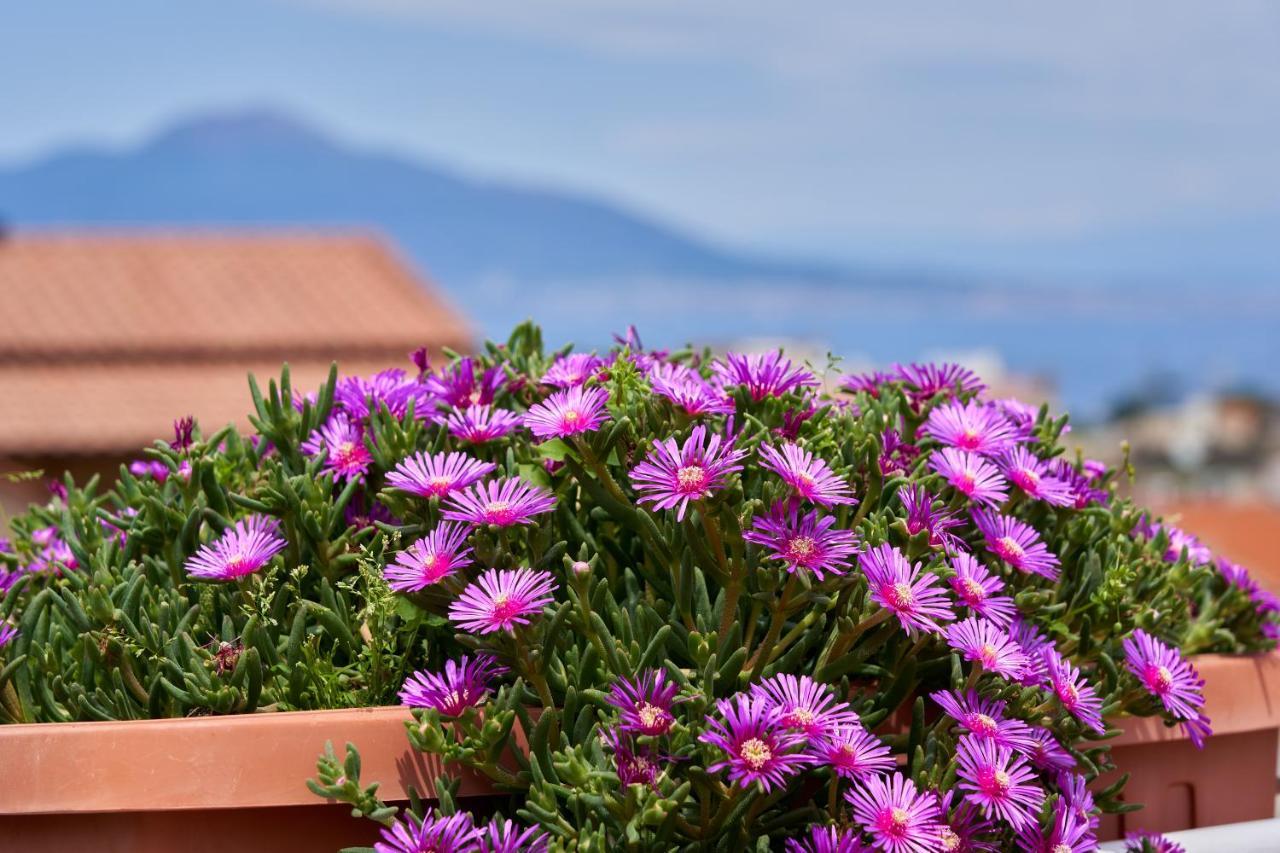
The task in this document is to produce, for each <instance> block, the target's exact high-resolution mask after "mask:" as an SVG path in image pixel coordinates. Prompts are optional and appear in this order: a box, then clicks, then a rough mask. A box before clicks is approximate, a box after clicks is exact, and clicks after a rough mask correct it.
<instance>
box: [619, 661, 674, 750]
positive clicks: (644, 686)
mask: <svg viewBox="0 0 1280 853" xmlns="http://www.w3.org/2000/svg"><path fill="white" fill-rule="evenodd" d="M679 689H680V687H679V685H677V684H676V683H675V682H674V681H671V680H670V679H668V678H667V673H666V671H665V670H660V669H656V670H655V669H647V670H645V671H643V672H641V673H640V674H639V675H637V676H636V677H635V678H619V679H618V680H617V681H615V682H614V683H613V687H612V688H611V689H610V690H609V697H608V699H609V704H610V705H613V706H614V707H615V708H617V709H618V711H619V715H618V726H619V727H620V728H621V729H622V730H623V731H627V732H633V733H635V734H641V735H650V736H654V737H656V736H658V735H664V734H666V733H667V732H669V731H670V730H671V726H672V725H674V724H675V721H676V718H675V716H674V715H673V714H672V713H671V706H672V704H673V703H674V701H675V696H676V692H677V691H678V690H679Z"/></svg>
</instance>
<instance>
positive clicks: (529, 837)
mask: <svg viewBox="0 0 1280 853" xmlns="http://www.w3.org/2000/svg"><path fill="white" fill-rule="evenodd" d="M550 843H551V838H550V836H548V835H547V833H546V830H543V829H540V828H539V827H536V826H521V825H520V824H518V823H516V822H515V821H513V820H507V819H506V818H501V817H495V818H494V819H493V820H491V821H489V825H488V826H485V827H481V828H480V831H479V835H478V836H477V837H476V845H477V846H476V851H477V853H546V851H547V847H548V845H549V844H550Z"/></svg>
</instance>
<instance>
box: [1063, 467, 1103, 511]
mask: <svg viewBox="0 0 1280 853" xmlns="http://www.w3.org/2000/svg"><path fill="white" fill-rule="evenodd" d="M1049 473H1050V474H1052V475H1053V476H1054V477H1056V478H1057V479H1058V480H1059V481H1060V482H1061V483H1062V484H1063V485H1064V486H1066V487H1067V492H1068V494H1069V495H1070V496H1071V503H1070V504H1069V506H1072V507H1074V508H1076V509H1084V508H1085V507H1087V506H1088V505H1089V504H1092V503H1096V504H1106V503H1107V502H1108V501H1109V500H1111V495H1110V493H1108V492H1107V490H1106V489H1099V488H1098V487H1097V486H1095V485H1094V481H1093V478H1091V477H1090V476H1089V475H1088V473H1084V472H1080V471H1077V470H1076V468H1075V466H1074V465H1072V464H1071V463H1070V462H1068V461H1067V460H1066V459H1055V460H1054V461H1053V462H1052V463H1051V465H1050V467H1049Z"/></svg>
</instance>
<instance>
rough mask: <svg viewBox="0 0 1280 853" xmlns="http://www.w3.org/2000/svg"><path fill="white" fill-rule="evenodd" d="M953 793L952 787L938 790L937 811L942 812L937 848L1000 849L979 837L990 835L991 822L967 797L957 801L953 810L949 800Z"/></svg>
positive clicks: (986, 852)
mask: <svg viewBox="0 0 1280 853" xmlns="http://www.w3.org/2000/svg"><path fill="white" fill-rule="evenodd" d="M956 793H957V792H956V790H955V789H952V790H949V791H947V792H946V793H945V794H943V793H941V792H939V793H938V810H939V811H940V812H941V814H942V819H941V828H940V829H939V831H938V834H939V836H940V838H941V843H940V844H939V845H938V849H939V850H941V851H945V852H946V853H995V851H997V850H999V849H1000V848H999V847H997V846H996V845H995V844H993V843H991V842H990V841H984V840H983V838H984V837H989V836H990V835H991V834H992V832H993V831H994V830H995V824H994V823H993V822H992V821H991V820H989V819H988V818H985V817H983V816H982V815H981V814H980V813H979V810H978V809H977V808H976V807H975V806H974V805H973V803H971V802H969V801H968V800H964V799H962V800H960V802H959V803H958V804H957V805H956V807H955V810H954V811H953V810H952V808H951V801H952V800H953V799H955V796H956Z"/></svg>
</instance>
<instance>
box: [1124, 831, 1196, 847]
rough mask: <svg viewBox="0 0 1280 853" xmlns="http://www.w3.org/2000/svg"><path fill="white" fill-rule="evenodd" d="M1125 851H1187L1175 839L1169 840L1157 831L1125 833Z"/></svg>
mask: <svg viewBox="0 0 1280 853" xmlns="http://www.w3.org/2000/svg"><path fill="white" fill-rule="evenodd" d="M1124 850H1125V853H1187V849H1186V848H1185V847H1183V846H1182V845H1181V844H1179V843H1178V842H1176V841H1170V840H1169V839H1168V838H1165V837H1164V836H1163V835H1160V834H1159V833H1157V832H1146V831H1145V830H1138V831H1136V832H1128V833H1125V836H1124Z"/></svg>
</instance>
